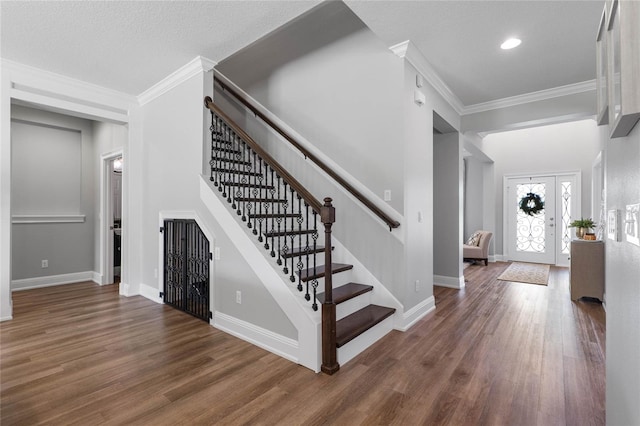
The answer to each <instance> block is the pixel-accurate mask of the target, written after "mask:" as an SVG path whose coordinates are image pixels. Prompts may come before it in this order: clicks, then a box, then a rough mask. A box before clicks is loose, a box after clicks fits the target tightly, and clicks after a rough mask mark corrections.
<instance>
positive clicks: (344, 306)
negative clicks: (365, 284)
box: [336, 291, 371, 320]
mask: <svg viewBox="0 0 640 426" xmlns="http://www.w3.org/2000/svg"><path fill="white" fill-rule="evenodd" d="M370 304H371V292H370V291H368V292H366V293H364V294H361V295H360V296H357V297H354V298H353V299H349V300H347V301H345V302H342V303H340V304H338V305H336V319H338V320H341V319H342V318H344V317H346V316H347V315H351V314H352V313H354V312H356V311H359V310H360V309H362V308H364V307H366V306H369V305H370Z"/></svg>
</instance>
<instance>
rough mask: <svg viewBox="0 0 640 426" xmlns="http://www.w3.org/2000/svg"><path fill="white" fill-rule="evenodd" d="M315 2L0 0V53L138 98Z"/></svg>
mask: <svg viewBox="0 0 640 426" xmlns="http://www.w3.org/2000/svg"><path fill="white" fill-rule="evenodd" d="M317 3H318V2H317V1H286V2H283V1H232V2H226V1H225V2H223V1H33V2H31V1H29V2H7V1H1V2H0V7H1V12H2V17H1V18H2V26H1V35H2V41H1V48H2V51H1V53H0V54H1V55H2V57H3V58H6V59H10V60H14V61H16V62H20V63H23V64H26V65H31V66H34V67H37V68H42V69H46V70H49V71H52V72H56V73H59V74H63V75H67V76H70V77H74V78H77V79H79V80H84V81H87V82H91V83H94V84H98V85H100V86H104V87H108V88H111V89H115V90H119V91H122V92H125V93H128V94H132V95H138V94H140V93H142V92H144V91H145V90H146V89H148V88H149V87H151V86H152V85H154V84H155V83H157V82H159V81H160V80H162V79H163V78H165V77H166V76H168V75H169V74H171V73H172V72H174V71H175V70H177V69H178V68H180V67H181V66H183V65H185V64H186V63H187V62H189V61H191V60H192V59H193V58H195V57H196V56H204V57H206V58H208V59H212V60H214V61H219V60H221V59H224V58H225V57H227V56H229V55H230V54H232V53H234V52H235V51H237V50H239V49H241V48H242V47H244V46H246V45H247V44H249V43H251V42H253V41H254V40H256V39H257V38H259V37H261V36H263V35H265V34H267V33H268V32H270V31H272V30H274V29H276V28H277V27H279V26H280V25H282V24H284V23H286V22H287V21H289V20H291V19H293V18H294V17H296V16H298V15H300V14H301V13H303V12H305V11H307V10H308V9H310V8H312V7H313V6H314V5H315V4H317Z"/></svg>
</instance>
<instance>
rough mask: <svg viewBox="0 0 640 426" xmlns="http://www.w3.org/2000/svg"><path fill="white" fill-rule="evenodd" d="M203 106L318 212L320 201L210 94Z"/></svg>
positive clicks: (319, 210)
mask: <svg viewBox="0 0 640 426" xmlns="http://www.w3.org/2000/svg"><path fill="white" fill-rule="evenodd" d="M204 105H205V107H207V108H209V109H210V110H211V111H213V112H215V113H216V114H218V116H219V117H220V118H222V119H223V120H224V121H225V122H226V123H227V125H228V126H229V127H231V129H233V131H234V132H236V134H237V135H238V136H240V137H241V138H242V139H243V140H244V142H246V144H247V145H249V146H250V147H251V149H252V150H253V151H255V153H256V154H258V156H259V157H261V158H262V160H263V161H264V162H265V163H267V164H268V165H269V166H271V168H272V169H273V170H275V172H276V173H277V174H278V176H280V177H281V178H282V179H283V180H284V181H285V182H287V183H288V184H289V186H290V187H291V188H293V189H295V191H296V192H297V193H298V195H300V196H301V197H302V199H303V200H304V201H305V202H306V203H307V204H309V206H310V207H311V208H312V209H313V210H314V211H315V212H317V213H320V212H321V210H322V203H321V202H320V201H319V200H318V199H317V198H315V197H314V196H313V195H312V194H311V193H310V192H309V191H308V190H307V189H306V188H305V187H304V186H302V184H301V183H300V182H298V181H297V180H296V178H294V177H293V176H291V175H290V174H289V172H287V171H286V170H285V169H284V167H282V166H281V165H280V163H278V162H277V161H276V160H275V159H274V158H273V157H272V156H271V155H269V153H268V152H267V151H265V150H264V149H263V148H262V147H261V146H260V145H258V143H257V142H256V141H254V140H253V138H252V137H251V136H249V135H248V134H247V133H246V132H245V131H244V130H242V129H241V128H240V126H238V125H237V124H236V123H235V122H234V121H233V120H232V119H231V118H230V117H229V116H228V115H227V114H225V113H224V111H222V110H221V109H220V107H218V105H216V104H214V103H213V99H211V97H210V96H207V97H205V98H204Z"/></svg>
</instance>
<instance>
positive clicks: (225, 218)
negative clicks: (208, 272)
mask: <svg viewBox="0 0 640 426" xmlns="http://www.w3.org/2000/svg"><path fill="white" fill-rule="evenodd" d="M200 199H201V200H202V202H203V203H204V205H205V206H206V207H207V208H208V209H209V211H210V212H211V213H212V215H213V217H214V218H215V220H216V221H217V222H218V223H219V224H220V225H221V228H222V229H223V230H224V232H225V233H226V234H227V236H228V237H229V239H230V240H231V241H233V242H234V244H235V245H236V247H237V248H238V250H239V251H240V253H242V254H243V256H244V257H245V259H246V260H247V263H248V264H249V265H250V267H251V269H252V270H253V272H254V273H255V274H256V276H257V277H258V278H259V279H260V281H261V283H262V285H263V286H264V287H265V289H266V290H267V291H268V292H269V293H270V294H271V296H272V297H273V298H274V300H275V301H276V303H277V304H278V306H280V308H281V309H282V311H283V312H284V314H285V315H286V316H287V318H288V319H289V320H290V321H291V323H292V324H293V325H294V327H296V329H297V330H298V347H297V352H298V353H297V357H296V360H295V361H296V362H297V363H298V364H300V365H303V366H305V367H307V368H309V369H311V370H313V371H315V372H316V373H317V372H319V371H320V365H321V363H322V355H321V354H322V352H321V348H322V340H321V339H322V334H321V327H322V321H321V317H320V313H319V312H314V311H313V310H312V309H311V307H310V305H309V302H307V301H306V300H304V297H303V296H302V295H297V294H296V293H294V292H292V291H291V289H290V283H288V282H287V281H285V279H286V277H283V276H282V275H281V274H279V273H278V272H277V271H276V269H275V268H274V267H273V265H272V264H271V263H272V262H271V261H270V259H268V258H267V257H265V256H264V253H263V251H264V250H263V249H262V248H261V247H259V246H258V245H257V244H256V243H255V241H254V239H253V238H252V236H251V235H249V234H248V233H247V231H246V229H245V228H244V227H243V226H242V224H241V223H239V222H238V221H237V219H236V217H235V216H234V215H233V213H232V212H231V211H230V210H229V209H228V208H227V206H226V205H225V204H224V203H223V201H222V200H221V199H220V198H219V196H218V195H217V194H216V193H215V192H214V188H212V187H211V185H210V184H209V182H208V180H207V179H206V178H205V177H203V176H200ZM235 334H236V335H237V336H238V337H241V338H243V340H246V341H249V342H251V343H255V339H253V338H252V337H251V336H241V335H239V333H235ZM262 347H263V348H265V349H267V350H269V348H268V347H265V346H262ZM272 352H273V351H272ZM274 353H276V352H274ZM277 355H281V354H279V353H277Z"/></svg>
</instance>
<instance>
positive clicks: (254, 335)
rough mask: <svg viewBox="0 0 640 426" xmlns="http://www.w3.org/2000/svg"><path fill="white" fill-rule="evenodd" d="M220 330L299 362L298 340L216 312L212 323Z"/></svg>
mask: <svg viewBox="0 0 640 426" xmlns="http://www.w3.org/2000/svg"><path fill="white" fill-rule="evenodd" d="M211 325H213V326H214V327H215V328H217V329H218V330H222V331H224V332H225V333H229V334H231V335H232V336H235V337H237V338H239V339H242V340H244V341H246V342H249V343H251V344H254V345H256V346H258V347H261V348H262V349H264V350H267V351H269V352H271V353H274V354H276V355H278V356H281V357H282V358H285V359H288V360H289V361H292V362H295V363H296V364H297V363H298V357H297V354H298V352H299V348H298V342H297V341H296V340H294V339H291V338H289V337H285V336H283V335H281V334H277V333H274V332H273V331H270V330H267V329H265V328H262V327H258V326H257V325H255V324H251V323H249V322H247V321H243V320H241V319H238V318H235V317H232V316H230V315H227V314H223V313H222V312H216V313H215V315H214V316H213V320H212V324H211Z"/></svg>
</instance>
